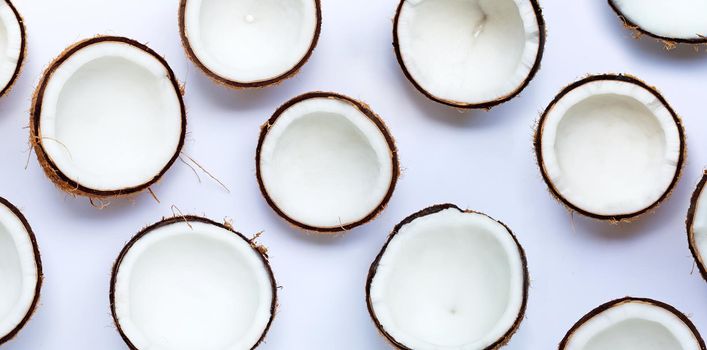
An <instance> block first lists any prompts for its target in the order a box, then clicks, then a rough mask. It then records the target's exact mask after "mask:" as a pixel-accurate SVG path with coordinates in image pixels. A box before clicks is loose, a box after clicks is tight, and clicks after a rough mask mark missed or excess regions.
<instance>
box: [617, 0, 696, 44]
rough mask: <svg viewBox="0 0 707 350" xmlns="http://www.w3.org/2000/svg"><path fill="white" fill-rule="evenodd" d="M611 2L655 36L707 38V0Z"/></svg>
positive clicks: (689, 38)
mask: <svg viewBox="0 0 707 350" xmlns="http://www.w3.org/2000/svg"><path fill="white" fill-rule="evenodd" d="M612 3H613V4H614V6H615V7H616V9H617V10H618V11H619V12H621V14H622V15H623V16H624V17H625V18H626V19H628V20H629V21H631V22H632V23H633V24H635V25H637V26H639V27H640V28H641V29H643V30H645V31H647V32H649V33H651V34H654V35H656V36H660V37H664V38H673V39H686V40H707V16H705V13H707V1H705V0H672V1H663V0H612Z"/></svg>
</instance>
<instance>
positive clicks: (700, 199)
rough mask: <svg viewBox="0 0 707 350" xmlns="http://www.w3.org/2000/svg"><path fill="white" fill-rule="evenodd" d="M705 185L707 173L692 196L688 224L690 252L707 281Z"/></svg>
mask: <svg viewBox="0 0 707 350" xmlns="http://www.w3.org/2000/svg"><path fill="white" fill-rule="evenodd" d="M705 183H707V171H705V173H704V174H703V175H702V179H701V180H700V182H699V183H698V184H697V188H696V189H695V192H694V193H693V194H692V200H691V201H690V209H689V210H688V212H687V221H686V224H687V241H688V243H689V245H690V251H691V252H692V256H693V257H694V258H695V262H696V263H697V267H698V268H699V269H700V273H701V274H702V277H703V278H704V279H705V280H707V265H705V258H707V194H705V191H704V188H705Z"/></svg>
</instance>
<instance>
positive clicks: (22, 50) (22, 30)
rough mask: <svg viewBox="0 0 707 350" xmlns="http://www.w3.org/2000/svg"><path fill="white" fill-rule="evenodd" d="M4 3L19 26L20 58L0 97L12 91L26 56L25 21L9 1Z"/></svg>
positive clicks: (0, 91) (6, 0) (0, 92)
mask: <svg viewBox="0 0 707 350" xmlns="http://www.w3.org/2000/svg"><path fill="white" fill-rule="evenodd" d="M5 3H7V5H8V6H9V7H10V9H11V10H12V12H13V13H14V14H15V18H17V23H18V24H19V25H20V56H19V57H18V58H17V66H16V67H15V71H14V72H13V73H12V77H11V78H10V81H8V82H7V85H5V86H4V87H2V90H0V97H2V96H5V95H6V94H7V93H8V92H10V90H12V86H13V85H14V84H15V81H17V78H18V77H19V76H20V72H21V71H22V66H23V65H24V62H25V56H26V55H27V33H26V30H25V21H24V19H22V16H20V13H19V12H17V8H15V5H13V4H12V2H11V1H10V0H5Z"/></svg>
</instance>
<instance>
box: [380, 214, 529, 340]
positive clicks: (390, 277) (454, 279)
mask: <svg viewBox="0 0 707 350" xmlns="http://www.w3.org/2000/svg"><path fill="white" fill-rule="evenodd" d="M524 271H525V270H524V265H523V260H522V258H521V253H520V252H519V249H518V246H517V244H516V242H515V240H514V239H513V237H512V236H511V234H510V232H509V231H508V230H507V229H506V227H504V226H503V225H501V224H500V223H498V222H496V221H494V220H493V219H491V218H489V217H487V216H485V215H483V214H478V213H464V212H460V211H459V210H457V209H453V208H452V209H445V210H442V211H440V212H437V213H435V214H430V215H427V216H422V217H419V218H416V219H414V220H413V221H412V222H410V223H408V224H405V225H404V226H402V228H400V230H399V231H398V232H397V234H395V235H394V236H393V237H392V238H391V240H390V242H389V244H388V246H387V248H385V251H384V253H383V255H382V256H381V258H380V260H379V262H378V267H377V270H376V272H375V275H374V276H373V277H372V280H371V286H370V291H369V305H370V306H371V307H372V309H373V313H374V314H375V318H376V319H377V321H378V322H379V324H380V327H382V328H383V329H384V330H385V331H386V332H387V333H388V334H389V335H390V336H391V337H392V338H393V339H395V341H396V342H398V343H400V344H402V345H404V346H405V347H407V348H410V349H418V350H433V349H434V350H439V349H460V350H472V349H485V348H487V347H488V346H490V345H492V344H494V343H496V342H497V341H499V340H500V339H502V338H503V337H505V336H506V335H507V333H508V332H509V330H511V329H513V327H514V326H515V323H516V320H517V318H518V316H519V313H520V312H521V309H522V305H523V300H524V295H525V292H524V283H525V274H524Z"/></svg>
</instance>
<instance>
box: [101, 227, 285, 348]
mask: <svg viewBox="0 0 707 350" xmlns="http://www.w3.org/2000/svg"><path fill="white" fill-rule="evenodd" d="M185 222H186V223H190V222H200V223H204V224H208V225H213V226H217V227H219V228H222V229H224V230H228V231H230V232H232V233H233V234H234V235H235V236H237V237H239V238H240V239H242V240H244V241H246V242H247V243H248V244H250V246H251V248H253V250H254V251H255V252H256V253H257V254H258V256H259V257H260V259H261V261H262V262H263V266H264V267H265V269H266V271H267V273H268V275H269V276H270V286H271V287H272V295H273V299H272V303H271V305H270V320H269V321H268V324H267V326H266V327H265V330H264V331H263V334H262V335H261V336H260V339H258V341H257V342H256V343H255V344H254V345H253V347H252V348H251V349H255V348H257V347H258V346H259V345H260V344H261V343H262V342H263V341H264V340H265V336H266V335H267V333H268V331H269V330H270V326H271V325H272V322H273V320H274V318H275V313H276V311H277V306H278V304H277V302H278V299H277V282H276V281H275V275H274V274H273V272H272V268H271V267H270V261H269V260H268V256H267V254H266V253H265V251H267V250H266V249H265V248H264V247H262V246H259V245H257V244H256V243H255V242H254V240H253V239H248V238H246V237H245V236H244V235H243V234H241V233H240V232H237V231H235V230H234V229H233V228H232V227H231V225H230V224H220V223H218V222H215V221H213V220H210V219H207V218H204V217H201V216H193V215H186V216H174V217H171V218H167V219H164V218H163V219H162V220H160V221H159V222H157V223H155V224H152V225H150V226H147V227H145V228H144V229H142V230H141V231H140V232H138V233H137V234H136V235H135V236H134V237H133V238H132V239H130V241H128V243H127V244H126V245H125V247H124V248H123V250H122V251H121V252H120V255H118V258H117V259H116V260H115V263H114V264H113V270H112V272H111V278H110V292H109V298H110V311H111V315H112V317H113V322H114V324H115V327H116V328H117V329H118V332H119V333H120V336H121V338H123V341H125V344H126V345H127V346H128V348H130V349H132V350H139V349H138V348H137V347H136V346H135V345H134V344H133V343H132V342H131V341H130V338H128V336H127V335H126V334H125V332H123V329H122V327H121V326H120V321H119V320H118V315H117V313H116V310H115V284H116V279H117V276H118V271H119V270H120V265H121V263H122V261H123V258H125V255H126V254H127V253H128V251H130V248H132V246H133V245H135V243H136V242H137V241H139V240H140V239H141V238H143V237H145V236H146V235H148V234H150V232H152V231H154V230H156V229H158V228H161V227H164V226H169V225H171V224H176V223H185Z"/></svg>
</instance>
